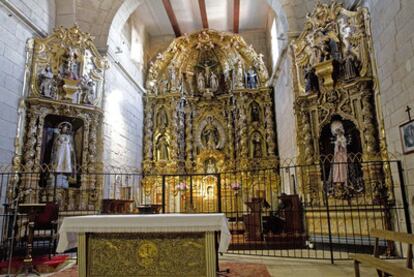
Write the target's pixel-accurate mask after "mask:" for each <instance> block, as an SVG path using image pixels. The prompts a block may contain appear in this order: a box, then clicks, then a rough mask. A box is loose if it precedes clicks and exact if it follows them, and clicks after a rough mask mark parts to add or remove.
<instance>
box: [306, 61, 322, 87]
mask: <svg viewBox="0 0 414 277" xmlns="http://www.w3.org/2000/svg"><path fill="white" fill-rule="evenodd" d="M304 75H305V76H304V77H305V92H306V93H310V92H312V91H313V92H319V83H318V77H317V76H316V74H315V69H314V68H313V67H312V66H311V65H310V64H308V65H307V66H306V67H305V74H304Z"/></svg>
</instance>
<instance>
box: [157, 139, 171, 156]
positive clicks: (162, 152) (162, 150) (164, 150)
mask: <svg viewBox="0 0 414 277" xmlns="http://www.w3.org/2000/svg"><path fill="white" fill-rule="evenodd" d="M157 160H158V161H168V160H169V151H168V142H167V139H166V138H165V137H161V138H159V140H158V143H157Z"/></svg>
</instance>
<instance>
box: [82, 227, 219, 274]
mask: <svg viewBox="0 0 414 277" xmlns="http://www.w3.org/2000/svg"><path fill="white" fill-rule="evenodd" d="M214 236H215V232H194V233H193V232H182V233H79V234H78V262H79V276H89V277H95V276H197V277H201V276H216V266H217V265H216V262H217V261H216V255H217V252H216V248H215V237H214Z"/></svg>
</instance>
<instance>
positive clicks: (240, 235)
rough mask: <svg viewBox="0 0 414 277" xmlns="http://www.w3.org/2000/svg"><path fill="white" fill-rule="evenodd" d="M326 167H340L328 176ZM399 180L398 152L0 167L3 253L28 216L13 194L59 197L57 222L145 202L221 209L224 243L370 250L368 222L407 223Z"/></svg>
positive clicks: (281, 251) (313, 250) (237, 247)
mask: <svg viewBox="0 0 414 277" xmlns="http://www.w3.org/2000/svg"><path fill="white" fill-rule="evenodd" d="M334 167H338V168H337V169H336V170H339V169H340V170H343V171H344V172H347V174H346V175H343V176H334ZM339 167H341V168H339ZM350 173H352V175H350ZM350 176H351V177H350ZM340 177H345V179H343V178H342V179H341V178H340ZM344 180H345V181H344ZM343 181H344V182H343ZM405 190H406V187H405V184H404V179H403V174H402V167H401V163H400V162H399V161H370V162H364V161H362V160H360V159H357V160H352V161H349V162H347V163H334V162H332V161H331V160H329V159H321V160H320V162H319V163H318V164H312V165H297V164H283V163H281V164H280V165H278V166H275V167H274V168H266V169H257V170H240V171H230V172H220V173H210V174H206V173H197V174H164V175H162V174H158V175H142V174H140V173H137V172H132V173H131V172H124V171H121V170H119V171H116V172H97V173H90V172H87V171H79V172H78V173H77V175H76V176H66V175H63V174H60V173H58V172H51V171H47V170H39V171H36V172H26V171H22V172H12V171H10V172H1V173H0V199H1V200H2V202H3V203H5V204H4V205H3V207H2V208H1V209H2V210H1V213H0V216H1V218H0V224H1V230H2V231H1V234H0V235H1V237H0V241H1V256H2V258H3V259H7V257H8V255H9V254H10V249H11V245H13V247H14V252H13V253H12V254H13V255H22V253H24V249H25V247H26V242H27V222H28V219H27V214H25V213H22V212H20V211H19V208H18V207H19V205H18V204H19V203H48V202H53V203H57V204H58V206H59V218H58V220H57V225H58V226H59V224H61V222H62V220H63V218H64V217H66V216H77V215H89V214H100V213H139V212H142V211H144V210H145V211H147V212H148V209H146V208H148V207H150V208H151V209H150V210H149V211H158V212H160V213H216V212H220V213H224V214H225V215H226V216H227V218H228V222H229V227H230V231H231V234H232V241H231V245H230V249H229V252H230V253H235V254H247V255H261V256H280V257H292V258H293V257H294V258H314V259H326V260H330V261H331V262H333V261H334V260H338V259H348V258H349V256H348V254H349V253H355V252H366V253H368V252H371V251H372V248H373V245H374V239H372V238H371V237H370V230H371V229H384V230H385V229H386V230H395V231H404V232H410V233H411V231H412V230H411V222H410V217H409V209H408V201H407V196H406V191H405ZM42 232H44V233H43V234H44V235H45V234H47V233H46V232H48V231H39V232H38V234H40V235H41V234H42ZM39 237H41V236H39ZM12 241H13V242H12ZM51 243H55V242H54V241H53V240H47V239H39V240H38V241H36V242H35V243H34V254H35V255H36V254H41V253H48V252H50V251H52V252H53V248H54V245H52V247H50V246H51ZM381 247H382V250H383V251H384V253H386V254H388V255H389V256H402V255H403V253H402V251H401V246H400V245H394V244H390V243H387V242H386V241H382V242H381ZM50 249H52V250H50Z"/></svg>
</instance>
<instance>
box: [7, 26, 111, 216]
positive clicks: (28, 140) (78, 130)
mask: <svg viewBox="0 0 414 277" xmlns="http://www.w3.org/2000/svg"><path fill="white" fill-rule="evenodd" d="M27 65H28V67H27V70H26V79H27V85H26V90H25V97H24V98H23V99H22V100H21V103H20V108H19V118H20V121H19V126H18V135H17V138H16V150H15V157H14V159H13V167H14V170H15V171H20V172H25V174H22V176H21V180H20V182H16V184H17V183H18V184H20V187H19V188H18V190H19V191H26V193H25V197H24V202H27V203H38V202H42V201H51V191H53V190H54V189H53V188H54V187H56V191H55V192H56V193H57V196H56V197H57V201H58V202H59V203H60V206H61V207H60V208H61V210H66V209H69V210H73V209H76V210H85V209H95V208H98V207H99V205H100V204H99V203H100V201H99V200H100V199H99V198H100V195H101V190H102V181H101V180H99V178H98V177H96V176H94V175H91V174H84V173H88V172H89V173H94V172H97V171H99V170H100V169H101V168H102V159H101V154H102V134H101V128H102V116H103V111H102V96H103V84H104V72H105V70H106V68H107V67H108V63H107V61H106V59H105V58H103V57H102V56H101V55H100V54H99V52H98V51H97V48H96V47H95V45H94V44H93V37H91V36H90V35H89V34H88V33H84V32H82V31H81V30H79V28H78V27H77V26H75V27H72V28H69V29H66V28H63V27H60V28H56V29H55V30H54V32H53V33H52V34H51V35H50V36H48V37H46V38H35V39H32V40H30V41H29V42H28V63H27ZM10 188H14V186H10ZM10 192H12V190H11V191H10Z"/></svg>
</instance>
